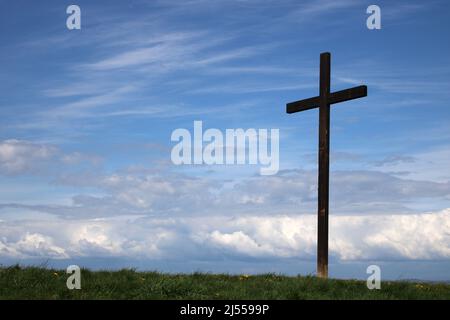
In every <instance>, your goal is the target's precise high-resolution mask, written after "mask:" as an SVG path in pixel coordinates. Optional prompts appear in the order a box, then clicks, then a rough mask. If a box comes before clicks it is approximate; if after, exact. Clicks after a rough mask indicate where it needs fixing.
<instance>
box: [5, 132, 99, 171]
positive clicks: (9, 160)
mask: <svg viewBox="0 0 450 320" xmlns="http://www.w3.org/2000/svg"><path fill="white" fill-rule="evenodd" d="M101 161H102V159H101V157H99V156H94V155H89V154H83V153H81V152H77V151H75V152H72V153H64V152H62V151H61V150H60V149H59V148H58V147H56V146H54V145H50V144H45V143H38V142H32V141H27V140H16V139H9V140H3V141H0V175H1V174H3V175H20V174H34V175H37V174H41V173H44V172H45V170H47V169H49V168H51V169H52V170H55V168H56V167H58V166H61V165H66V166H73V165H75V164H82V163H88V164H89V165H98V164H100V162H101ZM66 168H67V167H66Z"/></svg>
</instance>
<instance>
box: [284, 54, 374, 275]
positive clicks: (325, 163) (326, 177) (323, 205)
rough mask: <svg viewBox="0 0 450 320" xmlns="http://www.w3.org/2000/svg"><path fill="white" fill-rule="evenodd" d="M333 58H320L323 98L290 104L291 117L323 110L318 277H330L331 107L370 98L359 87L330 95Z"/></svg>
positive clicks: (329, 56) (320, 143)
mask: <svg viewBox="0 0 450 320" xmlns="http://www.w3.org/2000/svg"><path fill="white" fill-rule="evenodd" d="M330 73H331V55H330V53H328V52H325V53H322V54H321V55H320V83H319V88H320V90H319V91H320V92H319V96H317V97H313V98H309V99H304V100H299V101H294V102H290V103H288V104H286V112H287V113H295V112H300V111H305V110H309V109H314V108H319V159H318V160H319V177H318V181H319V184H318V214H317V228H318V229H317V275H318V276H319V277H322V278H327V277H328V208H329V185H330V105H332V104H335V103H340V102H344V101H349V100H353V99H358V98H362V97H365V96H367V87H366V86H358V87H354V88H350V89H345V90H341V91H336V92H333V93H330V82H331V81H330Z"/></svg>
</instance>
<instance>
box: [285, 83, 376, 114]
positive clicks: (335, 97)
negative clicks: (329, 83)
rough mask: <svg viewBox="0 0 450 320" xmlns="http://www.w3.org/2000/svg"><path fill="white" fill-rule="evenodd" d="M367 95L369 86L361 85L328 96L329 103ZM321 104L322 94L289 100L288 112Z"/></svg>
mask: <svg viewBox="0 0 450 320" xmlns="http://www.w3.org/2000/svg"><path fill="white" fill-rule="evenodd" d="M365 96H367V86H359V87H354V88H350V89H345V90H341V91H336V92H333V93H331V94H330V95H329V97H328V102H329V104H335V103H339V102H344V101H349V100H353V99H358V98H363V97H365ZM319 106H320V96H317V97H314V98H308V99H304V100H299V101H294V102H289V103H288V104H286V112H287V113H295V112H300V111H306V110H310V109H314V108H318V107H319Z"/></svg>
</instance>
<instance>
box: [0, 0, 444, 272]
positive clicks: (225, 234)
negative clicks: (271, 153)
mask: <svg viewBox="0 0 450 320" xmlns="http://www.w3.org/2000/svg"><path fill="white" fill-rule="evenodd" d="M70 4H72V3H71V2H69V1H39V2H31V1H0V8H1V10H0V23H1V24H0V35H1V40H2V41H0V65H1V72H0V90H1V91H0V92H1V95H0V190H1V192H0V263H3V264H9V263H16V262H21V263H41V262H42V261H49V263H50V264H54V265H58V266H65V265H66V264H67V265H68V264H69V263H78V264H81V265H84V266H89V267H95V268H115V267H122V266H129V267H132V266H138V267H139V268H143V269H160V270H166V271H186V272H189V271H193V270H202V271H212V272H219V271H220V272H248V273H252V272H253V273H254V272H268V271H270V272H285V273H290V274H296V273H302V274H306V273H312V272H314V269H315V267H314V264H315V237H316V235H315V228H316V226H315V224H316V220H315V210H316V188H317V181H316V180H317V178H316V177H317V174H316V169H317V168H316V166H317V164H316V160H317V130H318V128H317V126H318V111H317V110H311V111H307V112H304V113H298V114H294V115H287V114H286V113H285V104H286V103H287V102H291V101H294V100H298V99H302V98H307V97H310V96H315V95H317V94H318V72H319V54H320V53H321V52H324V51H329V52H331V53H332V90H333V91H334V90H340V89H345V88H348V87H352V86H356V85H361V84H366V85H367V86H368V88H369V95H368V97H367V98H364V99H359V100H355V101H350V102H346V103H344V104H339V105H335V106H333V107H332V118H331V150H332V154H331V161H332V164H331V170H332V174H331V190H330V197H331V204H330V212H331V222H330V261H331V264H330V275H331V276H335V277H359V278H364V277H365V269H366V267H367V266H368V265H370V264H378V265H380V266H382V272H383V274H384V275H385V276H386V277H389V278H393V279H399V278H421V279H434V280H450V273H449V271H448V270H450V238H449V235H450V233H449V232H450V231H449V230H450V182H449V181H450V170H449V166H448V159H449V157H450V129H449V125H448V124H449V119H450V109H449V108H448V101H449V95H450V93H449V92H450V91H449V89H450V68H449V65H450V64H449V57H450V52H449V51H450V47H449V44H448V41H445V39H446V38H447V37H448V35H447V30H449V27H450V26H449V24H450V22H449V21H450V10H449V9H450V8H449V6H450V4H449V3H448V2H446V1H427V2H426V3H424V2H421V1H378V2H377V3H376V4H378V5H379V6H380V8H381V14H382V29H381V30H368V29H367V27H366V19H367V17H368V15H367V14H366V8H367V7H368V5H370V4H374V3H372V2H369V1H363V0H360V1H356V0H343V1H339V2H337V1H328V0H312V1H287V0H286V1H284V0H281V1H280V0H278V1H274V0H266V1H256V0H229V1H206V0H187V1H174V0H169V1H126V2H125V1H108V4H103V3H101V2H96V3H93V2H92V1H77V2H76V4H77V5H79V6H80V8H81V17H82V22H81V24H82V28H81V30H68V29H67V28H66V18H67V14H66V8H67V6H68V5H70ZM194 120H202V121H203V126H204V127H205V128H219V129H221V130H225V129H227V128H244V129H246V128H267V129H270V128H278V129H279V130H280V172H279V173H278V174H277V175H276V176H267V177H263V176H260V175H259V174H258V172H259V168H258V166H255V165H244V166H175V165H173V164H172V163H171V161H170V150H171V148H172V147H173V145H174V143H173V142H171V140H170V135H171V133H172V131H173V130H175V129H177V128H187V129H189V130H191V131H192V129H193V121H194Z"/></svg>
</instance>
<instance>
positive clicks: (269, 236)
mask: <svg viewBox="0 0 450 320" xmlns="http://www.w3.org/2000/svg"><path fill="white" fill-rule="evenodd" d="M449 230H450V209H446V210H442V211H439V212H429V213H422V214H414V215H388V214H385V215H380V216H331V217H330V256H331V258H332V259H336V260H338V261H350V260H386V261H389V260H448V259H450V233H449ZM0 233H1V234H2V235H3V237H2V238H1V241H0V258H23V257H48V258H68V257H70V258H78V257H118V258H120V257H122V258H123V257H127V258H141V259H149V260H155V259H156V260H158V259H159V260H161V259H172V260H177V259H178V260H184V259H191V260H192V259H193V260H195V259H200V260H204V261H213V260H215V259H217V258H220V257H222V258H223V257H226V258H227V259H230V260H234V259H241V258H243V257H248V258H255V259H280V258H295V259H299V260H313V259H314V258H315V252H316V216H315V215H297V216H294V215H277V216H272V217H267V216H247V217H236V218H230V217H227V216H218V217H217V216H216V217H212V218H209V217H202V218H198V217H197V218H196V217H193V218H160V217H140V218H139V217H135V218H114V219H100V220H98V219H97V220H92V219H79V220H64V219H56V220H48V221H38V220H23V221H20V222H16V223H13V222H5V221H3V222H1V223H0Z"/></svg>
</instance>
